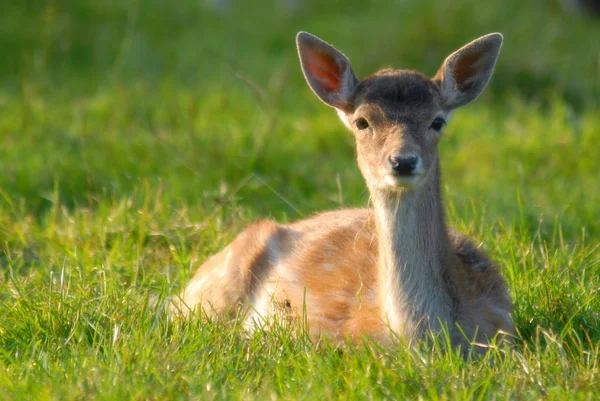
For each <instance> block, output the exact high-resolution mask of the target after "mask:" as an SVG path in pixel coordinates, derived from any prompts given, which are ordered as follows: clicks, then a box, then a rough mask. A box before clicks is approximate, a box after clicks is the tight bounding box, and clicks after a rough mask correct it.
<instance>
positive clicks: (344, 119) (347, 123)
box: [335, 109, 352, 129]
mask: <svg viewBox="0 0 600 401" xmlns="http://www.w3.org/2000/svg"><path fill="white" fill-rule="evenodd" d="M335 111H337V113H338V116H340V120H342V122H343V123H344V125H345V126H346V127H348V128H349V129H352V127H351V126H350V120H348V115H346V113H345V112H344V111H343V110H340V109H335Z"/></svg>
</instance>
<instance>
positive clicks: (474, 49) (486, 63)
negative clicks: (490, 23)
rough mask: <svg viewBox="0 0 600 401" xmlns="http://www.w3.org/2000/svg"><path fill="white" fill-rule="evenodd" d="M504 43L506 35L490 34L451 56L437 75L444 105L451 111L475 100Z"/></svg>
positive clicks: (488, 76) (482, 88)
mask: <svg viewBox="0 0 600 401" xmlns="http://www.w3.org/2000/svg"><path fill="white" fill-rule="evenodd" d="M501 46H502V35H501V34H499V33H490V34H489V35H485V36H482V37H481V38H479V39H476V40H474V41H472V42H471V43H469V44H467V45H465V46H463V47H461V48H460V49H458V50H457V51H455V52H454V53H452V54H451V55H449V56H448V58H447V59H446V61H444V64H442V67H441V68H440V69H439V71H438V72H437V74H436V76H435V77H434V79H433V80H434V81H435V82H437V83H438V85H439V86H440V88H441V90H442V99H443V100H442V101H443V105H442V106H443V107H444V108H446V109H448V110H451V109H455V108H457V107H460V106H464V105H465V104H467V103H469V102H472V101H473V100H475V99H476V98H477V96H479V95H480V94H481V92H483V90H484V89H485V87H486V86H487V84H488V82H489V80H490V77H491V76H492V72H494V66H495V65H496V59H497V58H498V54H499V53H500V47H501Z"/></svg>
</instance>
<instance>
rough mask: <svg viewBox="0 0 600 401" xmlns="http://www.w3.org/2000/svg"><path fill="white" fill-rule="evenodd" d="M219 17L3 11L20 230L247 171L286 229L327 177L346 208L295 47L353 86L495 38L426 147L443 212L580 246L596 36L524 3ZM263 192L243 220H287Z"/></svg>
mask: <svg viewBox="0 0 600 401" xmlns="http://www.w3.org/2000/svg"><path fill="white" fill-rule="evenodd" d="M218 4H221V3H218ZM223 4H225V5H226V6H225V7H222V6H218V5H215V4H213V3H210V2H203V1H188V0H181V1H177V2H170V1H160V0H150V1H128V2H124V1H28V2H11V3H10V4H5V5H3V7H2V8H3V12H2V15H1V16H0V48H1V49H2V51H3V54H4V57H3V59H4V63H2V64H0V73H1V75H0V76H1V79H0V88H1V89H0V107H1V110H2V116H1V117H0V135H2V143H3V146H2V147H1V149H0V163H1V164H0V171H1V172H2V174H1V176H0V188H2V190H3V191H4V192H5V193H6V195H7V196H9V197H11V198H16V199H23V200H24V201H25V202H26V204H27V207H28V208H30V210H35V211H36V213H40V212H43V210H44V209H45V208H47V207H48V206H49V205H50V203H51V202H50V203H49V202H48V201H47V200H46V198H48V197H49V196H50V195H49V194H50V193H51V192H53V191H54V189H55V188H57V189H58V194H59V195H60V199H61V202H63V203H65V204H67V205H71V206H73V205H89V204H90V202H92V203H93V201H91V200H90V199H95V200H97V201H98V200H99V199H101V198H103V197H107V196H108V197H111V196H115V197H117V198H118V197H120V196H123V195H127V194H129V193H130V192H131V191H132V189H133V188H134V187H136V185H138V183H139V182H140V181H141V180H148V181H149V182H151V184H150V185H151V186H153V187H156V186H158V185H161V186H163V187H164V188H165V193H166V194H172V196H173V199H176V202H182V203H184V204H189V205H194V204H196V203H198V202H202V198H203V194H205V193H207V192H208V193H210V192H214V191H218V188H219V187H220V186H222V185H221V184H224V185H226V186H231V185H235V184H236V183H239V182H240V181H241V180H243V179H244V178H245V177H246V176H247V175H248V174H249V173H253V172H254V173H257V174H260V175H262V176H264V177H266V178H268V181H269V183H270V185H271V186H272V187H274V188H277V191H279V192H281V193H282V195H287V197H288V198H290V199H294V202H295V204H296V205H297V206H296V208H297V209H298V210H299V211H301V212H302V214H306V213H309V212H312V211H314V210H320V209H322V208H324V207H329V208H330V207H335V206H337V205H335V204H331V201H332V199H330V198H333V200H334V202H335V201H336V200H337V201H339V200H340V199H339V194H338V189H339V188H338V187H339V185H338V184H339V183H336V177H337V176H339V177H340V178H339V179H338V181H340V180H341V185H342V188H343V194H342V195H343V196H344V197H345V198H346V201H347V202H350V203H352V204H356V203H358V204H363V203H364V202H363V200H364V198H365V196H364V194H363V196H361V193H363V188H364V185H363V183H362V179H361V177H360V175H359V174H357V169H356V168H355V167H354V165H353V163H352V161H351V158H352V152H353V150H352V148H353V144H352V139H351V137H350V135H347V134H346V133H345V132H344V130H343V128H342V127H341V125H340V124H338V123H337V122H336V121H335V116H334V113H331V112H329V113H328V110H326V108H324V107H323V106H322V105H321V104H320V103H319V102H318V101H316V100H315V99H314V98H313V97H312V94H311V93H310V91H309V90H308V89H307V87H306V85H305V83H304V82H303V78H302V76H301V73H300V70H299V67H298V62H297V56H296V53H295V48H294V35H295V33H296V32H297V31H299V30H307V31H310V32H312V33H314V34H316V35H318V36H320V37H321V38H323V39H325V40H327V41H329V42H330V43H333V44H334V45H335V46H337V47H338V48H339V49H341V50H342V51H343V52H345V53H346V54H347V55H348V56H349V57H350V59H351V60H352V62H353V65H354V68H355V70H356V71H357V74H358V75H359V76H366V75H368V74H370V73H372V72H373V71H375V70H376V69H378V68H380V67H382V66H394V67H396V68H410V69H418V70H420V71H423V72H425V73H426V74H431V75H432V74H434V73H435V71H436V70H437V68H438V66H439V65H440V63H441V62H442V60H443V59H444V58H445V56H446V55H447V54H449V53H450V52H451V51H453V50H455V49H456V48H458V47H459V46H462V45H463V44H464V43H466V42H468V41H470V40H472V39H474V38H475V37H478V36H479V35H482V34H485V33H488V32H491V31H499V32H502V33H503V34H504V36H505V44H504V47H503V50H502V54H501V57H500V60H499V63H498V66H497V69H496V72H495V75H494V78H493V80H492V82H491V85H490V87H489V88H488V90H487V92H486V93H485V95H484V96H483V98H482V99H481V100H479V101H478V102H477V104H476V105H475V106H472V107H471V108H470V109H469V110H468V111H461V112H459V113H458V114H457V115H458V116H459V117H457V118H456V120H458V121H460V122H459V123H457V125H458V124H460V126H454V125H453V124H451V127H450V128H449V130H448V141H447V142H446V143H445V144H444V145H443V149H444V152H445V153H446V157H445V158H444V165H445V166H444V167H445V168H446V171H447V174H446V183H447V184H448V187H449V189H448V191H449V192H450V194H451V198H452V199H455V200H456V201H457V202H458V204H459V205H463V204H468V203H470V202H471V200H473V201H474V202H480V203H482V204H485V205H489V207H493V208H494V215H498V216H501V217H503V218H507V219H509V220H510V219H512V218H514V216H515V215H516V212H515V208H514V205H515V199H516V194H517V193H519V194H520V196H521V201H522V202H523V203H525V204H526V205H527V207H525V210H523V212H524V214H525V215H526V217H527V218H528V219H529V221H530V223H531V224H532V225H535V224H536V222H537V220H538V218H539V216H540V215H545V216H547V217H548V218H550V219H552V218H554V216H561V218H562V217H563V215H564V218H566V219H567V221H569V222H572V225H570V224H569V225H568V226H567V227H566V228H567V229H568V230H570V231H571V230H572V231H579V229H580V228H581V227H582V226H586V227H587V228H588V229H589V230H592V231H594V232H595V231H596V226H597V225H596V224H595V223H597V221H598V213H597V211H596V210H595V209H596V207H595V204H596V202H594V201H597V200H598V199H599V197H598V194H599V192H598V189H597V187H598V185H597V182H598V177H597V172H598V171H599V169H598V166H599V163H598V162H597V161H596V159H597V155H598V153H597V152H596V149H597V146H596V138H597V136H598V135H597V133H596V130H595V123H594V122H595V121H597V119H596V116H597V113H596V110H597V105H598V101H599V97H600V95H599V94H600V90H599V86H600V46H599V41H598V38H599V37H600V35H599V34H600V23H599V21H598V20H597V19H596V20H595V19H593V18H577V17H575V16H574V15H573V14H572V13H569V12H566V11H565V9H564V8H562V7H560V4H559V3H557V2H555V1H541V0H532V1H525V2H524V1H520V0H519V1H517V0H508V1H490V2H485V3H483V2H477V1H471V0H459V1H452V2H432V1H389V2H370V1H345V2H335V1H331V2H320V1H296V2H291V1H287V2H285V1H282V2H278V1H258V2H242V1H230V2H228V3H223ZM589 120H591V121H589ZM317 166H318V169H317V170H315V167H317ZM317 172H318V174H316V173H317ZM159 182H160V184H158V183H159ZM253 185H254V186H259V187H263V189H264V185H263V184H261V183H256V182H254V184H253ZM251 192H252V193H255V191H251ZM259 192H260V189H259ZM268 192H269V191H268V190H267V192H264V193H260V195H259V196H258V195H257V197H258V198H260V199H261V203H262V202H266V204H267V206H268V207H264V208H262V207H261V206H260V205H254V202H250V203H249V205H250V207H251V208H253V209H254V208H257V209H258V210H257V212H258V213H259V214H261V215H264V214H274V215H275V216H276V217H281V216H280V215H281V214H282V213H283V212H284V211H285V212H286V213H291V214H292V215H293V217H298V214H299V213H298V211H294V210H293V209H290V208H289V206H288V207H287V208H286V205H285V204H278V205H275V204H272V203H271V201H269V200H268V199H266V198H268V197H269V196H268ZM271 193H272V191H271ZM251 196H253V195H251ZM279 209H281V210H279Z"/></svg>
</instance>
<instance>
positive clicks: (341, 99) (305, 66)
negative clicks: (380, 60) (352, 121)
mask: <svg viewBox="0 0 600 401" xmlns="http://www.w3.org/2000/svg"><path fill="white" fill-rule="evenodd" d="M296 43H297V46H298V56H299V57H300V64H301V66H302V72H303V73H304V77H305V78H306V82H308V85H309V86H310V88H311V89H312V90H313V92H314V93H315V95H317V96H318V97H319V99H321V100H322V101H323V102H325V103H326V104H328V105H329V106H332V107H335V108H336V109H338V110H341V111H348V110H349V109H350V108H351V105H350V103H349V101H350V98H351V96H352V94H353V93H354V89H355V88H356V85H358V78H356V75H354V72H353V71H352V65H350V60H348V58H347V57H346V56H344V55H343V54H342V53H341V52H340V51H338V50H337V49H336V48H334V47H333V46H331V45H330V44H328V43H326V42H324V41H322V40H321V39H319V38H317V37H316V36H314V35H311V34H310V33H307V32H300V33H299V34H298V36H297V37H296Z"/></svg>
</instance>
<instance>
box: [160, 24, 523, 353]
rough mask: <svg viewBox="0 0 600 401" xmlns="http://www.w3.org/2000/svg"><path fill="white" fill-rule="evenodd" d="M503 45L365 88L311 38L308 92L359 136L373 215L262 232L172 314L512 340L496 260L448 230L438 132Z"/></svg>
mask: <svg viewBox="0 0 600 401" xmlns="http://www.w3.org/2000/svg"><path fill="white" fill-rule="evenodd" d="M501 40H502V39H501V36H500V35H498V34H493V35H488V36H485V37H483V38H481V39H478V40H477V41H474V42H472V43H471V44H469V45H467V46H465V47H463V48H461V49H459V51H457V52H455V53H453V54H452V55H451V56H449V57H448V58H447V59H446V62H445V63H444V65H443V66H442V68H441V69H440V71H441V72H440V73H439V74H438V76H436V78H435V79H432V80H430V79H428V78H427V77H425V76H424V75H422V74H420V73H418V72H414V71H405V70H389V69H387V70H382V71H380V72H378V73H376V74H375V75H373V76H371V77H369V78H367V79H365V80H362V81H359V80H358V79H357V78H356V77H355V76H354V73H353V72H352V68H351V66H350V64H349V61H348V59H347V58H346V57H345V56H344V55H342V54H341V53H339V52H338V51H337V50H335V49H334V48H333V47H331V46H330V45H328V44H326V43H325V42H322V41H320V39H317V38H315V37H313V36H311V35H308V34H304V33H301V34H300V35H299V36H298V48H299V53H300V59H301V63H302V67H303V71H304V73H305V76H306V79H307V82H308V83H309V85H310V86H311V88H312V89H313V91H314V92H315V94H317V96H319V97H320V98H321V99H322V100H323V101H324V102H325V103H327V104H329V105H330V106H333V107H335V108H336V109H338V113H339V114H340V117H341V118H342V120H344V121H345V123H346V125H348V126H349V127H350V128H351V129H352V131H353V132H354V135H355V138H356V146H357V156H358V164H359V167H360V169H361V172H362V173H363V176H364V177H365V180H366V183H367V186H368V187H369V191H370V193H371V199H372V202H373V209H355V210H340V211H336V212H326V213H322V214H319V215H317V216H315V217H313V218H310V219H306V220H302V221H299V222H296V223H292V224H288V225H278V224H276V223H274V222H270V221H263V222H259V223H256V224H253V225H252V226H250V227H249V228H247V229H246V230H245V231H244V232H242V233H241V234H240V235H239V236H238V237H237V238H236V239H235V240H234V241H233V242H232V243H231V244H230V245H229V246H228V247H226V248H225V249H224V250H222V251H221V252H219V253H218V254H217V255H215V256H213V257H212V258H210V259H209V260H208V261H206V262H205V264H204V265H203V266H202V267H201V268H200V269H199V270H198V272H197V273H196V276H195V277H194V278H193V279H192V280H191V281H190V283H189V284H188V285H187V287H186V288H185V289H184V291H183V292H182V294H181V296H180V297H178V298H176V299H174V301H173V305H172V310H173V311H179V312H180V313H184V314H186V313H187V312H189V311H193V310H197V309H201V310H203V311H204V313H206V314H209V315H213V316H227V315H231V314H232V313H235V312H236V311H238V310H239V308H240V307H241V308H242V309H243V310H249V312H248V314H247V315H245V316H246V317H245V322H244V323H245V326H246V327H247V328H248V329H249V330H252V329H253V328H254V327H256V326H262V327H264V326H267V325H268V324H269V321H270V319H272V318H273V317H277V316H281V312H283V313H284V316H285V317H286V319H284V320H287V318H289V317H290V316H298V315H300V314H301V313H302V311H303V310H306V316H305V318H306V319H307V321H308V324H309V328H310V332H311V334H312V335H314V336H326V337H328V338H333V339H335V340H342V339H344V338H350V339H351V340H353V341H358V339H360V338H361V337H363V336H368V337H370V338H372V339H374V340H375V341H377V342H379V343H382V344H388V343H390V342H391V339H392V338H393V333H395V334H398V335H400V336H402V337H404V338H406V339H407V340H409V341H412V340H418V339H421V338H423V336H424V334H425V332H426V331H433V332H434V333H437V332H439V331H440V330H441V329H442V328H443V327H447V328H448V330H449V333H450V336H451V340H452V344H453V345H454V346H457V347H462V349H463V351H465V350H467V349H468V348H469V345H470V344H471V343H475V344H477V345H480V346H482V347H483V350H484V349H485V344H487V343H488V342H489V341H490V339H493V338H497V337H500V338H504V334H505V333H511V332H512V331H513V324H512V320H511V317H510V312H511V300H510V296H509V294H508V291H507V287H506V284H505V282H504V280H503V279H502V277H501V276H500V274H499V272H498V269H497V268H496V266H495V264H494V263H493V262H492V261H491V260H490V259H489V258H488V257H487V256H486V255H485V253H484V252H483V251H481V250H480V249H478V248H476V247H475V246H474V245H473V244H472V243H471V242H470V241H469V240H468V239H467V238H465V237H464V236H463V235H461V234H458V233H456V232H454V231H452V230H448V229H447V228H446V223H445V217H444V210H443V205H442V198H441V194H440V179H441V175H440V166H439V159H438V152H437V145H438V141H439V139H440V135H441V128H440V126H439V124H437V125H436V124H434V123H435V121H438V120H440V118H445V119H447V118H449V115H450V112H451V111H452V110H453V109H454V108H455V107H458V106H460V105H462V104H465V103H467V102H469V101H471V100H473V99H474V98H476V97H477V96H478V95H479V93H480V92H481V91H482V90H483V88H485V85H486V84H487V81H488V80H489V77H490V75H491V71H492V70H493V67H494V63H495V59H496V56H497V54H498V51H499V48H500V44H501ZM357 121H361V123H360V124H357ZM409 157H413V158H416V160H418V163H417V164H416V165H415V167H414V170H411V171H410V172H409V173H402V174H399V173H398V172H397V171H395V170H394V168H393V165H392V164H390V163H391V162H390V160H392V159H393V158H405V159H406V158H409ZM480 350H481V349H480Z"/></svg>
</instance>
